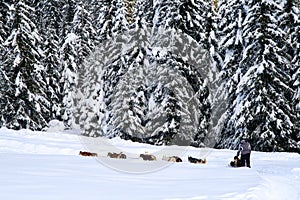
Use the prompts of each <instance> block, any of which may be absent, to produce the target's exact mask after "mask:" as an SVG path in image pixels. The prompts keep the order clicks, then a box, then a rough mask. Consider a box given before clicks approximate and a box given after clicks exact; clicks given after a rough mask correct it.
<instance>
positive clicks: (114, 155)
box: [107, 152, 126, 159]
mask: <svg viewBox="0 0 300 200" xmlns="http://www.w3.org/2000/svg"><path fill="white" fill-rule="evenodd" d="M107 157H110V158H119V159H126V155H125V154H123V153H122V152H120V153H111V152H108V154H107Z"/></svg>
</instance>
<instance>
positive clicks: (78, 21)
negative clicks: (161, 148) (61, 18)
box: [71, 2, 96, 64]
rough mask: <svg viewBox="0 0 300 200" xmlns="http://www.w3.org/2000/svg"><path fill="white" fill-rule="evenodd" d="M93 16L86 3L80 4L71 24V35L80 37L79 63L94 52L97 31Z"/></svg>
mask: <svg viewBox="0 0 300 200" xmlns="http://www.w3.org/2000/svg"><path fill="white" fill-rule="evenodd" d="M92 20H93V19H92V14H91V11H90V10H89V9H88V4H87V3H86V2H78V3H77V5H76V8H75V14H74V18H73V20H72V24H71V33H74V34H75V35H76V36H77V37H78V41H77V42H78V44H77V45H78V49H77V52H78V54H77V58H76V59H77V62H78V64H81V63H82V62H83V60H84V59H85V58H86V57H87V56H88V55H89V54H90V53H91V52H92V51H93V50H94V48H95V38H96V31H95V28H94V27H93V24H92Z"/></svg>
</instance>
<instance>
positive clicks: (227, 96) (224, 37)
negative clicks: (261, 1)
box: [216, 0, 246, 140]
mask: <svg viewBox="0 0 300 200" xmlns="http://www.w3.org/2000/svg"><path fill="white" fill-rule="evenodd" d="M217 10H218V22H217V24H218V26H217V30H216V32H217V35H218V47H217V49H216V51H217V53H218V55H221V56H222V58H221V59H222V60H221V62H217V63H219V65H220V68H221V70H220V77H219V78H220V81H221V84H220V87H219V88H218V90H219V93H220V95H219V97H218V98H222V99H223V100H225V101H226V105H227V106H229V107H228V108H226V110H225V112H224V115H223V117H222V120H219V122H218V123H219V124H218V127H216V134H217V136H218V137H220V138H218V140H223V139H224V138H222V137H227V135H226V134H222V132H227V124H226V123H227V122H228V120H229V118H230V116H232V114H233V112H234V108H233V107H230V106H232V104H233V101H234V99H235V98H236V93H235V92H236V89H237V84H238V82H239V77H240V73H241V71H240V61H241V59H242V56H243V49H244V41H243V35H242V34H243V26H242V24H243V21H244V19H245V16H246V9H245V3H244V2H243V1H240V0H232V1H231V0H220V1H219V6H218V9H217Z"/></svg>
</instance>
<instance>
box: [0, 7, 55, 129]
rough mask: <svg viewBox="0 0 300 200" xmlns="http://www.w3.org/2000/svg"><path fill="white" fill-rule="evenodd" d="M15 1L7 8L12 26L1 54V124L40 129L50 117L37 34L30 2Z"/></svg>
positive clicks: (39, 40) (10, 126) (41, 52)
mask: <svg viewBox="0 0 300 200" xmlns="http://www.w3.org/2000/svg"><path fill="white" fill-rule="evenodd" d="M31 3H32V2H30V1H15V2H14V3H13V4H12V5H11V8H10V12H12V13H11V14H10V16H12V27H11V30H10V35H9V36H8V38H7V39H6V41H5V42H4V45H5V48H7V50H8V52H7V53H6V54H5V57H4V65H3V72H4V74H3V75H4V78H5V84H4V85H5V90H4V91H3V94H2V98H3V104H1V106H2V107H1V110H2V116H1V118H2V119H3V120H4V125H5V126H6V127H8V128H14V129H20V128H30V129H33V130H40V129H42V128H43V127H45V126H46V125H47V122H48V121H49V119H50V112H51V111H50V108H49V104H50V101H49V99H48V98H47V95H46V91H47V84H46V83H45V80H44V76H43V72H44V67H43V65H42V64H41V62H40V61H41V60H42V58H43V56H44V55H43V51H42V50H41V49H40V46H41V42H42V41H41V37H40V35H39V32H38V30H37V27H36V24H35V23H34V19H35V15H34V11H35V10H34V8H33V7H32V6H35V5H34V4H31Z"/></svg>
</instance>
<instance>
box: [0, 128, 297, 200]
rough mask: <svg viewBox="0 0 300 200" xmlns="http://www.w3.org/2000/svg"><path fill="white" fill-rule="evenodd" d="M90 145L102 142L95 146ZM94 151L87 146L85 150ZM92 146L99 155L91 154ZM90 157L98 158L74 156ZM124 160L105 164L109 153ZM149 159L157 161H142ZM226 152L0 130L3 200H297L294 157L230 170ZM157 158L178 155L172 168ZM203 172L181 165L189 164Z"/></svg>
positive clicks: (269, 156)
mask: <svg viewBox="0 0 300 200" xmlns="http://www.w3.org/2000/svg"><path fill="white" fill-rule="evenodd" d="M95 141H101V142H100V143H98V142H95ZM90 143H92V144H90ZM97 145H98V147H97ZM80 150H81V151H84V150H86V151H93V152H97V153H98V154H99V157H98V158H93V157H82V156H79V155H78V153H79V151H80ZM114 150H115V151H117V150H119V151H123V152H124V153H125V154H126V155H128V158H127V159H126V160H117V159H111V158H107V157H106V154H107V152H108V151H114ZM145 151H148V152H149V153H151V154H154V155H155V156H156V157H157V161H143V160H141V159H139V158H138V157H139V154H140V153H144V152H145ZM235 154H236V151H231V150H215V149H197V148H193V147H177V146H171V147H157V146H150V145H146V144H139V143H133V142H129V141H122V140H120V139H118V138H116V139H112V140H105V139H100V138H88V139H87V138H86V137H82V136H79V135H78V133H77V132H76V131H73V132H72V131H69V132H67V131H61V130H59V129H57V130H54V132H32V131H29V130H21V131H13V130H8V129H5V128H2V129H0V169H1V176H0V177H1V179H0V199H1V200H19V199H22V200H27V199H28V200H40V199H43V200H47V199H49V200H54V199H55V200H59V199H63V200H68V199H70V200H82V199H88V200H94V199H95V200H99V199H118V200H119V199H143V200H145V199H151V200H153V199H174V200H175V199H195V200H196V199H262V200H265V199H270V200H271V199H272V200H276V199H278V200H284V199H288V200H298V199H300V155H299V154H296V153H262V152H253V153H252V157H251V162H252V168H251V169H249V168H238V169H237V168H230V167H228V166H227V165H228V163H229V161H230V160H231V159H232V158H233V156H234V155H235ZM163 155H168V156H171V155H179V156H180V157H181V158H182V159H183V162H182V163H174V164H170V163H168V162H166V161H164V160H162V156H163ZM189 155H191V156H194V157H199V158H204V157H205V158H206V159H207V164H205V165H196V164H191V163H188V162H187V156H189Z"/></svg>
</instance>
